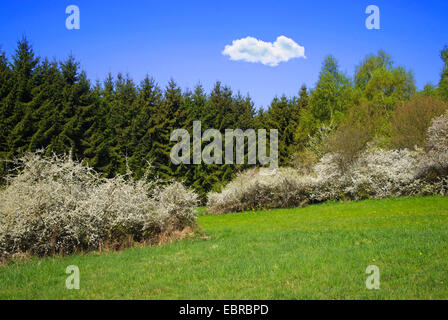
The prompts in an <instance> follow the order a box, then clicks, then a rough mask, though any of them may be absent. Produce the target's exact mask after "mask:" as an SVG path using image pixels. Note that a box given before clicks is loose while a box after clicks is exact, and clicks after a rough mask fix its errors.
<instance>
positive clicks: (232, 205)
mask: <svg viewBox="0 0 448 320" xmlns="http://www.w3.org/2000/svg"><path fill="white" fill-rule="evenodd" d="M314 180H315V179H314V178H312V177H307V176H301V175H300V174H299V172H298V171H297V170H295V169H290V168H279V169H277V173H276V174H273V175H263V174H260V171H259V169H250V170H248V171H245V172H243V173H241V174H239V175H238V176H237V177H236V178H235V179H234V180H233V181H231V182H230V183H229V184H228V185H227V186H226V187H225V188H224V189H223V190H222V192H219V193H218V192H211V193H209V195H208V207H209V210H210V211H211V212H213V213H217V214H219V213H227V212H233V211H244V210H252V209H269V208H279V207H282V208H284V207H293V206H300V205H304V202H308V201H309V198H310V197H309V193H310V190H311V188H312V185H313V184H314Z"/></svg>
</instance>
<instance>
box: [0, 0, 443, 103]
mask: <svg viewBox="0 0 448 320" xmlns="http://www.w3.org/2000/svg"><path fill="white" fill-rule="evenodd" d="M71 4H74V5H77V6H78V7H79V9H80V13H81V14H80V18H81V28H80V30H67V29H66V27H65V20H66V17H67V15H66V13H65V8H66V7H67V6H68V5H71ZM371 4H373V5H377V6H378V7H379V8H380V12H381V15H380V17H381V29H380V30H368V29H367V28H366V27H365V20H366V18H367V16H368V15H367V14H365V10H366V7H367V6H368V5H371ZM22 35H26V36H27V37H28V38H29V39H30V41H31V43H32V44H33V46H34V48H35V51H36V52H37V53H38V54H39V55H41V56H47V57H50V58H56V59H58V60H60V59H64V58H66V57H67V55H68V54H69V53H70V52H72V53H73V54H74V56H75V57H76V58H77V59H78V60H80V61H81V65H82V68H83V69H84V70H85V71H86V72H87V75H88V77H89V78H90V79H91V80H93V81H94V80H97V79H100V80H102V79H104V78H105V76H106V75H107V73H108V72H112V73H114V74H116V73H117V72H123V73H129V75H130V76H131V77H132V78H133V79H134V80H135V81H136V82H139V81H140V80H141V79H143V77H144V76H145V75H146V74H149V75H151V76H153V77H154V78H155V79H156V80H157V82H158V83H159V84H160V85H161V86H165V85H166V84H167V82H168V80H169V79H170V78H174V79H175V80H176V81H177V82H178V84H179V85H180V86H181V87H182V88H187V87H188V88H193V87H194V86H195V85H196V84H197V83H198V82H201V83H202V84H203V86H204V87H205V88H206V89H207V90H208V91H209V90H210V89H211V88H212V86H213V84H214V82H215V81H216V80H220V81H222V82H223V83H224V84H227V85H229V86H231V87H232V89H233V90H234V91H238V90H239V91H241V93H243V94H247V93H250V95H251V97H252V98H253V100H254V101H255V103H256V105H257V106H266V105H268V104H269V103H270V101H271V100H272V98H273V97H274V96H275V95H282V94H286V95H289V96H290V95H294V94H296V93H297V92H298V90H299V88H300V86H301V85H302V84H303V83H305V84H306V85H307V86H309V87H312V86H314V85H315V83H316V81H317V77H318V73H319V70H320V67H321V63H322V61H323V59H324V57H325V56H326V55H328V54H332V55H334V56H335V57H336V58H337V59H338V61H339V64H340V67H341V69H342V70H343V71H344V72H346V73H347V74H348V75H350V76H351V75H352V74H353V72H354V68H355V66H356V65H357V64H358V63H359V62H360V61H361V60H362V59H363V58H364V57H365V56H366V55H367V54H369V53H374V52H377V51H378V50H379V49H384V50H386V52H388V53H389V54H390V55H392V56H393V58H394V61H396V62H397V63H398V64H400V65H404V66H406V67H408V68H410V69H411V70H412V71H413V72H414V74H415V78H416V80H417V86H418V87H419V88H421V87H423V86H424V85H425V84H426V83H428V82H431V83H433V84H437V82H438V80H439V77H440V72H441V68H442V63H441V60H440V58H439V52H440V50H441V49H442V48H443V46H444V45H445V44H448V37H447V35H448V1H446V0H440V1H434V0H433V1H431V0H429V1H411V0H387V1H383V0H381V1H379V0H371V1H363V0H356V1H355V0H350V1H349V0H338V1H327V0H314V1H301V0H295V1H284V0H275V1H260V0H258V1H247V0H246V1H244V0H239V1H233V0H226V1H216V0H214V1H213V0H207V1H202V0H197V1H196V0H191V1H176V0H171V1H151V0H149V1H131V0H128V1H113V0H107V1H104V0H94V1H92V0H90V1H84V0H71V1H62V0H52V1H50V0H47V1H35V0H27V1H6V3H2V9H1V11H0V45H1V47H2V49H3V50H4V51H6V52H7V54H8V55H11V54H13V51H14V49H15V46H16V42H17V40H19V39H20V38H21V37H22ZM281 35H284V36H286V37H288V38H290V39H292V40H293V41H295V42H296V43H297V44H298V45H300V46H303V47H304V48H305V55H306V57H307V58H306V59H302V58H298V59H291V60H289V61H288V62H282V63H279V65H278V66H275V67H272V66H268V65H263V64H261V63H249V62H244V61H232V60H230V59H229V57H228V56H225V55H223V54H222V51H223V50H224V48H225V46H226V45H230V44H232V41H234V40H237V39H242V38H246V37H248V36H251V37H254V38H256V39H260V40H263V41H266V42H274V41H275V40H276V39H277V37H278V36H281Z"/></svg>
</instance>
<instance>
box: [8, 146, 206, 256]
mask: <svg viewBox="0 0 448 320" xmlns="http://www.w3.org/2000/svg"><path fill="white" fill-rule="evenodd" d="M20 164H21V168H20V170H18V172H19V173H18V174H16V175H14V176H11V177H9V178H8V184H7V186H6V187H5V188H4V189H3V190H1V191H0V255H8V254H12V253H16V252H31V253H35V254H39V255H47V254H52V253H70V252H73V251H75V250H90V249H97V248H100V247H101V246H103V245H105V244H107V243H115V244H122V243H123V242H124V241H126V240H128V239H129V237H132V239H133V240H134V241H140V240H145V239H150V238H151V237H153V236H155V235H157V234H160V233H162V232H165V231H170V230H175V229H182V228H184V227H186V226H188V225H192V224H193V223H194V218H195V208H196V206H197V196H196V194H195V193H194V192H192V191H190V190H188V189H186V188H185V187H184V186H183V185H182V184H180V183H177V182H175V183H171V184H169V185H167V186H165V187H160V186H158V185H157V184H156V181H149V182H148V181H147V179H146V177H144V178H143V179H141V180H133V179H132V178H130V177H129V176H116V177H114V178H111V179H106V178H101V177H100V175H99V174H98V173H96V172H95V171H94V170H92V169H91V168H88V167H86V166H84V165H82V164H81V163H80V162H77V161H73V160H71V158H70V156H56V155H53V156H52V157H49V158H48V157H47V158H46V157H43V156H42V154H41V153H29V154H27V155H26V156H24V157H23V158H22V159H20Z"/></svg>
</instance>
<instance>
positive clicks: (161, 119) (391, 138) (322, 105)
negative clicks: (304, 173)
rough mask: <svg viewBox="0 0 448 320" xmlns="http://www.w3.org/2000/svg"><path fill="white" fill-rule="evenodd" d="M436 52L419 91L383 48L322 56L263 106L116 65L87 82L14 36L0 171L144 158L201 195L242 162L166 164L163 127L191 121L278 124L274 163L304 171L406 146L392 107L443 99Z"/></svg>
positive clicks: (4, 62) (4, 80)
mask: <svg viewBox="0 0 448 320" xmlns="http://www.w3.org/2000/svg"><path fill="white" fill-rule="evenodd" d="M441 58H442V61H443V63H444V67H443V70H442V72H441V78H440V82H439V84H438V85H437V86H433V85H430V84H428V85H427V86H425V88H424V89H423V90H421V91H420V92H418V91H417V89H416V86H415V80H414V77H413V74H412V72H411V71H409V70H408V69H406V68H404V67H402V66H397V65H396V64H395V63H394V62H393V61H392V59H391V57H390V56H388V55H387V54H386V53H385V52H384V51H379V52H378V53H377V54H375V55H370V56H367V57H366V58H365V59H364V60H363V61H362V62H361V63H360V64H359V65H358V66H357V68H356V72H355V75H354V76H353V77H349V76H347V75H346V74H344V73H343V72H341V71H340V69H339V67H338V63H337V61H336V59H335V58H334V57H332V56H328V57H327V58H326V59H325V60H324V62H323V64H322V69H321V71H320V74H319V79H318V82H317V84H316V85H315V87H314V88H312V89H309V88H307V87H306V86H302V87H301V88H300V89H299V92H298V94H297V95H296V96H293V97H286V96H281V97H275V98H274V99H273V100H272V102H271V104H270V106H269V107H268V108H267V109H266V110H263V109H261V108H256V107H255V105H254V103H253V101H252V100H251V98H250V96H248V95H246V96H244V95H242V94H241V93H239V92H234V91H232V89H231V88H230V87H228V86H225V85H223V84H222V83H220V82H216V84H215V85H214V87H213V89H212V90H211V92H210V93H207V92H205V90H204V88H203V87H202V86H201V85H197V86H196V87H195V88H194V89H193V90H189V89H186V90H182V89H181V88H180V87H179V86H178V85H177V84H176V82H175V81H174V80H171V81H170V82H169V83H168V85H167V86H166V87H165V88H161V87H160V86H159V85H158V84H157V83H156V81H155V80H154V79H153V78H151V77H149V76H147V77H145V79H144V80H143V81H141V82H140V83H139V84H136V83H135V82H134V81H133V80H132V79H131V78H130V77H129V76H128V75H123V74H121V73H120V74H118V75H116V76H113V75H111V74H109V75H108V76H107V77H106V79H105V80H104V81H102V82H99V81H97V82H96V83H91V82H90V81H89V79H88V78H87V76H86V73H85V72H84V71H82V70H81V69H80V63H79V62H78V61H76V60H75V58H74V57H73V56H71V55H70V56H69V57H68V58H67V59H66V60H65V61H62V62H59V61H51V60H49V59H47V58H41V57H39V56H37V55H36V54H35V52H34V51H33V48H32V46H31V45H30V43H29V41H28V40H27V39H22V40H20V41H19V42H18V44H17V49H16V51H15V53H14V54H13V56H12V58H11V59H8V57H7V56H6V54H5V52H3V51H0V158H1V159H3V160H5V161H3V165H2V166H0V176H2V177H4V176H5V174H6V173H7V171H8V169H11V164H10V162H9V161H8V160H11V159H14V158H15V157H17V156H19V155H20V154H22V153H24V152H27V151H35V150H37V149H42V148H45V150H46V152H47V153H52V152H55V153H68V152H71V154H72V156H73V157H75V158H77V159H83V160H84V161H85V162H86V163H87V164H89V165H90V166H92V167H93V168H95V169H96V170H97V171H99V172H101V173H103V174H104V175H105V176H108V177H112V176H114V175H116V174H124V173H126V172H128V171H129V170H130V171H131V172H132V173H133V175H135V177H137V178H138V177H141V176H142V175H143V174H144V173H145V171H146V170H147V169H148V166H150V177H151V176H158V177H160V178H161V179H163V180H165V181H168V180H171V179H175V180H181V181H183V182H184V183H185V184H186V185H188V186H191V187H192V188H193V189H195V190H196V191H197V192H198V193H199V194H200V195H201V196H202V197H203V198H204V197H205V195H206V194H207V192H209V191H210V190H218V189H220V188H221V187H222V186H223V185H225V184H226V183H227V182H228V181H230V180H231V179H232V178H233V177H234V176H235V174H236V173H237V172H239V171H241V170H244V169H246V168H247V167H248V165H244V164H243V165H229V164H223V165H204V164H199V165H174V164H172V163H171V160H170V151H171V148H172V146H173V145H174V144H175V142H172V141H170V135H171V132H172V131H173V130H174V129H178V128H185V129H187V130H189V131H191V130H192V124H193V121H197V120H199V121H201V123H202V130H206V129H208V128H214V129H218V130H220V131H221V132H222V133H224V130H225V129H237V128H240V129H243V130H245V129H249V128H253V129H261V128H263V129H277V130H278V132H279V163H280V165H283V166H296V167H300V168H302V169H303V170H306V167H307V165H309V164H312V163H314V161H315V159H317V158H318V157H319V156H320V155H321V154H322V153H324V152H328V151H332V150H333V149H334V148H337V151H341V152H342V151H344V152H346V153H347V154H348V156H347V157H349V156H350V154H351V155H353V154H355V153H356V150H358V149H361V148H363V147H364V146H365V144H366V143H367V142H368V141H371V140H372V138H373V137H376V138H377V140H378V141H379V142H378V143H381V144H383V145H389V146H391V147H394V146H397V144H401V145H400V147H403V146H404V147H410V146H411V145H406V139H398V138H397V135H398V136H400V135H402V134H403V132H401V131H400V132H397V128H396V127H397V125H394V121H395V122H397V121H398V122H399V123H400V124H401V123H402V122H404V120H403V119H401V118H399V117H398V116H397V110H401V109H403V106H406V105H407V104H410V103H411V104H412V103H414V104H416V105H417V109H418V108H419V107H418V106H420V105H422V104H424V105H427V104H428V103H429V102H428V101H427V100H418V101H417V102H415V101H414V100H413V99H426V98H428V99H432V100H431V101H430V102H431V103H432V104H433V105H437V106H439V105H442V104H443V103H444V102H443V103H442V101H443V100H444V99H448V49H447V48H445V49H443V50H442V52H441ZM413 101H414V102H413ZM419 101H420V102H419ZM400 108H401V109H400ZM408 109H409V107H408V108H407V109H406V108H405V110H404V111H402V112H409V110H408ZM436 109H437V108H436ZM439 109H440V108H439ZM406 110H407V111H406ZM437 112H439V113H440V111H437ZM397 117H398V118H399V120H396V119H397ZM394 119H395V120H394ZM398 126H399V125H398ZM398 131H399V130H398ZM415 139H418V138H415ZM403 140H404V142H403ZM397 141H399V142H397ZM414 142H416V143H417V144H418V141H417V140H416V141H413V143H414ZM403 144H404V145H403ZM351 149H353V150H351ZM333 151H334V150H333ZM348 160H349V158H347V161H348Z"/></svg>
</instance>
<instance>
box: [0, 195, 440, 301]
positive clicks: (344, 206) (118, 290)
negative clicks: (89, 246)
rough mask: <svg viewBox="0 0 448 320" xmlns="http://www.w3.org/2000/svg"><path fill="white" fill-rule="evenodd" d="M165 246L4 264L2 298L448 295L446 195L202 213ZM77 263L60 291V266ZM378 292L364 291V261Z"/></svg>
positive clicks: (63, 276)
mask: <svg viewBox="0 0 448 320" xmlns="http://www.w3.org/2000/svg"><path fill="white" fill-rule="evenodd" d="M198 224H199V226H200V228H201V230H200V231H197V232H196V233H195V235H193V236H191V237H189V238H187V239H184V240H182V241H176V242H173V243H171V244H166V245H161V246H153V247H143V248H129V249H126V250H123V251H119V252H103V253H99V252H91V253H86V254H77V255H70V256H65V257H47V258H32V259H28V260H23V261H19V260H14V261H8V262H6V263H5V264H4V265H3V266H0V299H448V198H446V197H421V198H400V199H386V200H368V201H361V202H346V203H339V202H338V203H325V204H321V205H313V206H309V207H305V208H296V209H279V210H272V211H259V212H244V213H234V214H227V215H221V216H212V215H200V216H199V218H198ZM69 265H76V266H78V267H79V270H80V289H79V290H68V289H67V288H66V286H65V282H66V278H67V277H68V275H67V274H66V273H65V271H66V267H67V266H69ZM369 265H375V266H377V267H378V268H379V271H380V289H379V290H368V289H367V288H366V279H367V277H368V276H369V275H368V274H366V268H367V267H368V266H369Z"/></svg>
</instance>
